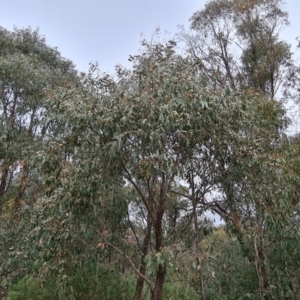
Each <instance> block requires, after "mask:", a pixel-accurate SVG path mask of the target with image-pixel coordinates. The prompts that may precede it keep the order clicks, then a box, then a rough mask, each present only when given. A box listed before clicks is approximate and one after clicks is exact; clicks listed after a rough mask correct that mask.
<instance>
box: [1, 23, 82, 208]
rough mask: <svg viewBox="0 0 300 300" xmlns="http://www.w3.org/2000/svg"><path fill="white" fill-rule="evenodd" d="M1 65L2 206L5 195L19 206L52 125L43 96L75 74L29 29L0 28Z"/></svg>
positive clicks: (69, 63)
mask: <svg viewBox="0 0 300 300" xmlns="http://www.w3.org/2000/svg"><path fill="white" fill-rule="evenodd" d="M0 69H1V74H0V101H1V102H0V126H1V133H0V134H1V137H0V138H1V146H0V178H1V179H0V198H1V209H2V208H3V204H4V201H5V199H6V200H8V199H14V206H15V208H16V209H17V210H19V209H20V207H21V202H22V201H23V200H24V195H25V192H26V188H27V186H28V185H29V182H28V179H29V177H30V173H31V175H33V174H32V168H31V167H30V162H29V157H30V156H31V157H32V155H33V154H35V152H36V151H37V150H38V149H39V148H40V147H41V143H40V142H41V141H43V139H45V136H46V133H47V132H49V130H50V129H51V122H50V121H49V117H48V116H47V107H46V105H45V104H46V103H45V99H46V97H47V95H48V94H49V93H50V92H51V91H52V90H53V89H54V88H56V87H57V86H59V85H65V84H67V83H68V82H71V81H72V82H75V80H76V72H75V69H74V66H73V64H72V63H71V62H70V61H69V60H66V59H64V58H62V57H61V56H60V54H59V52H58V51H57V50H56V49H54V48H51V47H49V46H47V45H46V43H45V39H44V38H43V37H42V36H40V35H39V33H38V30H35V31H33V30H31V29H30V28H28V29H15V30H14V31H12V32H9V31H7V30H5V29H4V28H0ZM35 180H37V181H38V177H36V178H35ZM30 185H31V186H32V187H33V185H34V182H31V183H30ZM35 193H37V190H36V191H35ZM5 194H6V195H7V196H6V197H5ZM27 198H30V197H27Z"/></svg>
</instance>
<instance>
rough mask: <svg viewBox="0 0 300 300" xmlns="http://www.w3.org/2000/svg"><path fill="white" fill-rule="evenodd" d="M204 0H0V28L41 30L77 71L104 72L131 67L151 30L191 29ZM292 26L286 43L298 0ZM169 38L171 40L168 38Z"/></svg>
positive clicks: (292, 1)
mask: <svg viewBox="0 0 300 300" xmlns="http://www.w3.org/2000/svg"><path fill="white" fill-rule="evenodd" d="M205 2H206V1H205V0H52V1H51V0H0V7H1V17H0V18H1V19H0V20H1V22H0V25H1V26H3V27H4V28H7V29H9V30H11V29H13V27H14V25H15V26H17V27H28V26H31V27H32V28H33V29H34V28H36V27H39V28H40V33H41V34H43V35H45V37H46V40H47V43H48V44H49V45H51V46H56V47H58V49H59V50H60V52H61V53H62V55H63V56H64V57H66V58H68V59H71V60H72V61H73V62H74V63H75V64H76V65H77V68H78V69H79V70H82V71H85V70H87V69H88V64H89V62H90V61H99V63H100V68H101V70H102V71H109V72H113V71H114V66H115V65H116V64H118V63H121V64H122V65H125V66H129V65H130V64H129V62H128V60H127V59H128V56H129V54H135V53H137V51H138V49H139V47H140V46H139V42H140V40H141V39H142V37H141V35H140V34H141V33H144V34H145V37H146V38H147V39H150V38H151V36H152V34H153V33H154V31H155V28H157V27H160V28H161V31H162V33H163V32H164V31H165V30H166V31H168V32H172V33H173V34H174V33H176V32H178V29H177V26H178V25H184V26H185V27H186V28H188V27H189V21H188V19H189V18H190V17H191V15H192V14H193V13H194V12H195V11H197V10H199V9H201V8H203V7H204V4H205ZM286 2H287V6H286V8H287V10H288V11H289V14H290V20H291V26H290V27H289V28H288V29H286V30H284V32H283V35H284V37H285V38H286V39H287V40H289V42H293V43H294V44H295V42H294V38H295V37H296V36H297V35H300V33H299V31H298V29H299V28H300V18H299V11H300V1H299V0H288V1H286ZM171 36H172V35H171Z"/></svg>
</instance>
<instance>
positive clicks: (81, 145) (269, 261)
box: [0, 0, 300, 300]
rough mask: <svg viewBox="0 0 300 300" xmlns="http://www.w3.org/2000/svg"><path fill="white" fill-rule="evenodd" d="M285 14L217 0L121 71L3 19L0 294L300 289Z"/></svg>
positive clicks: (292, 68) (247, 294) (239, 295)
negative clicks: (65, 51) (75, 56)
mask: <svg viewBox="0 0 300 300" xmlns="http://www.w3.org/2000/svg"><path fill="white" fill-rule="evenodd" d="M287 17H288V16H287V13H286V12H285V11H284V10H283V6H282V3H281V1H280V0H256V1H254V0H253V1H242V0H224V1H215V0H211V1H209V2H207V4H206V6H205V7H204V9H203V10H201V11H198V12H196V13H195V14H194V15H193V16H192V18H191V28H192V30H193V32H191V33H187V32H184V31H182V32H181V33H180V34H178V36H176V38H174V39H172V40H169V41H164V42H162V41H160V40H159V39H157V40H155V41H152V42H147V41H143V43H142V49H141V51H140V53H139V54H137V55H132V56H130V57H129V60H130V61H131V62H132V68H131V69H125V68H123V67H122V66H117V67H116V74H115V75H114V76H111V75H108V74H102V73H101V72H100V71H99V69H98V66H97V64H92V65H91V68H90V71H89V73H88V74H84V73H81V74H77V72H76V70H75V69H74V66H73V64H72V63H71V62H70V61H68V60H66V59H64V58H62V57H61V56H60V54H59V52H58V51H57V50H56V49H53V48H50V47H48V46H47V45H46V43H45V39H44V38H42V37H41V36H40V35H39V34H38V31H32V30H31V29H21V30H20V29H15V30H14V31H13V32H9V31H7V30H5V29H4V28H1V30H0V101H1V102H0V141H1V143H0V222H1V229H0V233H1V234H0V244H1V248H0V278H1V290H0V293H1V296H0V297H1V298H4V299H10V300H21V299H135V300H141V299H151V300H160V299H202V300H205V299H299V294H300V282H299V278H300V271H299V270H300V268H299V264H300V253H299V241H300V239H299V179H300V165H299V155H300V143H299V138H298V137H297V136H294V137H288V136H287V135H286V128H287V126H288V125H289V124H290V121H289V119H288V117H287V115H286V111H285V109H284V105H283V102H282V101H280V100H278V98H276V95H277V93H278V94H280V96H281V97H286V99H289V100H290V101H291V100H295V101H296V100H297V97H298V95H297V84H298V74H299V71H298V67H297V65H296V62H294V60H293V55H292V53H291V51H290V46H289V45H288V43H286V42H285V41H282V40H281V39H280V35H279V33H280V29H281V27H282V26H284V25H287V24H288V19H287ZM237 46H238V51H237V52H236V50H237ZM179 53H181V54H179ZM291 82H293V83H294V84H293V86H291ZM214 219H217V220H219V221H218V222H214Z"/></svg>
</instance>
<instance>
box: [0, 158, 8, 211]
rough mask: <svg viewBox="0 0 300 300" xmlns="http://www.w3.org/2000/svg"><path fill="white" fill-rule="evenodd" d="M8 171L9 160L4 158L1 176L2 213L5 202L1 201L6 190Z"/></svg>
mask: <svg viewBox="0 0 300 300" xmlns="http://www.w3.org/2000/svg"><path fill="white" fill-rule="evenodd" d="M8 171H9V160H4V162H3V165H2V170H1V178H0V213H1V212H2V209H3V202H2V201H1V199H2V196H3V195H4V194H5V191H6V185H7V177H8Z"/></svg>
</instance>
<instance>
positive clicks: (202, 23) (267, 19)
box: [181, 0, 294, 98]
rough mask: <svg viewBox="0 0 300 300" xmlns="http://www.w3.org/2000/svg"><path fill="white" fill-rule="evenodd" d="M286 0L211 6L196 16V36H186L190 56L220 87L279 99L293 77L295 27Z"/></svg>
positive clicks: (227, 0) (211, 3)
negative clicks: (288, 36)
mask: <svg viewBox="0 0 300 300" xmlns="http://www.w3.org/2000/svg"><path fill="white" fill-rule="evenodd" d="M283 4H284V3H283V1H281V0H271V1H269V0H267V1H265V0H259V1H251V0H249V1H243V0H224V1H215V0H211V1H208V2H207V3H206V5H205V7H204V9H202V10H199V11H197V12H195V13H194V14H193V16H192V17H191V19H190V21H191V28H192V29H193V30H194V31H195V33H196V34H195V35H191V34H187V33H183V34H182V35H181V37H182V38H183V39H184V41H185V42H186V44H187V51H188V53H189V54H190V55H191V56H192V57H194V59H195V61H197V62H198V63H199V64H201V65H202V67H203V68H204V69H205V70H206V72H207V73H208V74H210V75H211V76H214V77H215V80H216V84H217V85H222V86H224V85H228V86H230V87H231V88H234V87H251V88H254V89H256V90H258V91H261V92H262V93H265V94H267V95H268V96H269V97H270V98H274V97H275V94H276V92H277V91H278V90H279V89H280V87H282V86H283V84H284V83H287V82H288V79H289V80H290V77H291V76H292V72H290V71H291V69H292V68H293V66H294V62H293V60H292V53H291V50H290V45H289V44H288V43H287V42H285V41H283V40H282V39H280V31H281V30H282V28H284V27H285V26H287V25H288V24H289V22H288V14H287V12H286V11H284V9H283Z"/></svg>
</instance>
